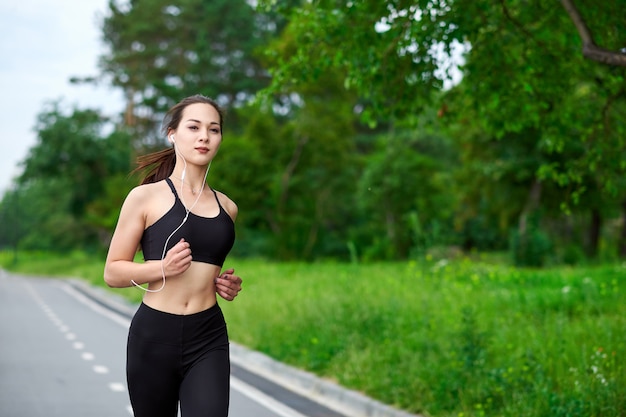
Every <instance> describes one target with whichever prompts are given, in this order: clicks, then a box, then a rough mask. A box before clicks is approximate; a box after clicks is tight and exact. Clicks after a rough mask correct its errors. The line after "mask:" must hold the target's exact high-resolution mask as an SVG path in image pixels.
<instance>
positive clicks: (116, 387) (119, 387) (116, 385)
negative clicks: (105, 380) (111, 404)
mask: <svg viewBox="0 0 626 417" xmlns="http://www.w3.org/2000/svg"><path fill="white" fill-rule="evenodd" d="M109 388H110V389H111V391H113V392H124V391H126V385H124V384H122V383H120V382H111V383H110V384H109Z"/></svg>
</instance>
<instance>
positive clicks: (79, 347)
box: [72, 342, 85, 350]
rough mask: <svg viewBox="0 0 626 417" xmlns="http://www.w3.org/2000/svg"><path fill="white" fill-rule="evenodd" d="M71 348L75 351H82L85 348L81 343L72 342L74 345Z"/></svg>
mask: <svg viewBox="0 0 626 417" xmlns="http://www.w3.org/2000/svg"><path fill="white" fill-rule="evenodd" d="M72 346H73V347H74V349H76V350H81V349H83V348H84V347H85V344H84V343H83V342H74V344H73V345H72Z"/></svg>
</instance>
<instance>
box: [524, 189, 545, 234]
mask: <svg viewBox="0 0 626 417" xmlns="http://www.w3.org/2000/svg"><path fill="white" fill-rule="evenodd" d="M540 198H541V181H539V180H538V179H536V178H535V180H534V181H533V185H532V186H531V187H530V191H529V192H528V200H526V205H525V206H524V209H523V210H522V212H521V213H520V216H519V235H520V238H522V239H523V237H524V236H526V229H527V228H528V216H529V215H530V213H532V212H533V210H535V209H536V208H537V207H538V206H539V199H540Z"/></svg>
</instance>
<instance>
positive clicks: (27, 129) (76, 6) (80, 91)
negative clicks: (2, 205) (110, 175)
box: [0, 0, 123, 198]
mask: <svg viewBox="0 0 626 417" xmlns="http://www.w3.org/2000/svg"><path fill="white" fill-rule="evenodd" d="M106 6H107V0H55V1H50V0H28V1H19V0H14V1H3V2H1V4H0V56H1V58H0V94H1V100H0V123H1V124H0V126H2V130H1V136H0V198H1V196H2V195H3V194H4V192H5V191H6V190H8V189H9V187H10V186H11V184H12V182H13V179H14V178H15V177H16V176H18V175H19V174H20V173H21V167H20V166H19V164H20V163H21V162H23V161H24V160H25V159H26V157H27V155H28V151H29V149H30V148H31V147H33V146H34V145H35V144H36V143H37V135H36V133H35V132H34V127H35V123H36V120H37V115H38V114H39V113H40V112H41V111H42V110H43V109H44V108H45V103H47V102H50V101H55V100H61V103H63V105H64V106H65V107H67V108H68V109H70V108H71V107H72V106H76V107H79V108H82V109H86V108H94V109H100V110H101V111H102V112H103V113H104V114H107V115H115V114H117V113H119V112H120V111H121V110H122V108H123V98H122V94H121V92H120V91H118V90H116V89H112V88H110V87H108V86H99V87H95V86H91V85H82V86H76V85H73V84H70V82H69V79H70V77H72V76H79V77H84V76H94V75H97V74H98V69H97V63H98V57H99V56H100V55H101V54H103V53H104V51H105V47H104V44H103V43H102V42H101V40H100V37H101V34H100V22H101V21H102V17H103V16H104V14H105V11H106Z"/></svg>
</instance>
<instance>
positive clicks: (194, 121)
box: [168, 103, 222, 165]
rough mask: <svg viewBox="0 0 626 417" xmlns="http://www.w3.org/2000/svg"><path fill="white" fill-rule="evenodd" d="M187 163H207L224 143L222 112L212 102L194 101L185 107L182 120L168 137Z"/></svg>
mask: <svg viewBox="0 0 626 417" xmlns="http://www.w3.org/2000/svg"><path fill="white" fill-rule="evenodd" d="M172 136H173V143H174V146H175V147H176V150H177V151H178V152H179V153H181V154H182V155H183V157H184V158H185V160H186V161H187V163H192V164H195V165H207V164H208V163H209V162H210V161H211V160H213V157H215V155H216V154H217V151H218V149H219V147H220V144H221V143H222V126H221V124H220V114H219V113H218V112H217V110H216V109H215V108H214V107H213V106H211V105H210V104H205V103H194V104H190V105H189V106H187V107H185V109H184V110H183V114H182V118H181V121H180V123H179V125H178V127H177V128H176V129H175V130H172V131H170V132H169V134H168V137H169V138H170V141H172Z"/></svg>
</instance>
